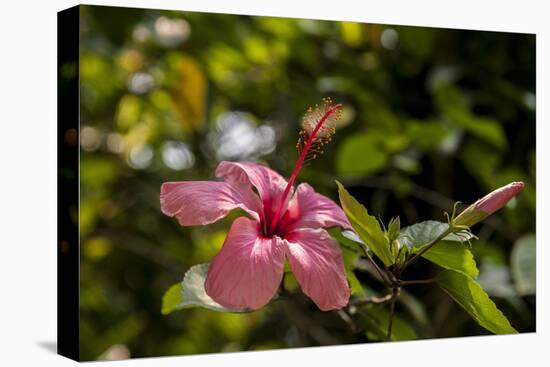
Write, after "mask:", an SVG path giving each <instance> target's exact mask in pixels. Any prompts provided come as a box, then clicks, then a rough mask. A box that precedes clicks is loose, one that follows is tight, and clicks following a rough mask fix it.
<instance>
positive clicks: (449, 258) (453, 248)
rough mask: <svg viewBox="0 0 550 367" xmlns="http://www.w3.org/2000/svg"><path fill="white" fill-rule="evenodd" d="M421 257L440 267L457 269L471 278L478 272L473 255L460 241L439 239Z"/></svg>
mask: <svg viewBox="0 0 550 367" xmlns="http://www.w3.org/2000/svg"><path fill="white" fill-rule="evenodd" d="M422 257H423V258H425V259H427V260H429V261H431V262H433V263H434V264H437V265H439V266H441V267H442V268H445V269H450V270H458V271H461V272H463V273H466V274H467V275H469V276H471V277H472V278H475V277H477V275H478V274H479V270H478V269H477V265H476V261H475V260H474V255H472V252H471V251H470V250H469V249H468V248H467V247H466V246H464V245H463V244H461V243H456V242H451V241H441V242H439V243H438V244H437V245H435V246H434V247H432V248H431V249H429V250H428V251H426V252H425V253H424V254H423V255H422Z"/></svg>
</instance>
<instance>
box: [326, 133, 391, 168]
mask: <svg viewBox="0 0 550 367" xmlns="http://www.w3.org/2000/svg"><path fill="white" fill-rule="evenodd" d="M361 157H368V159H362V158H361ZM388 161H389V160H388V156H387V154H386V153H385V152H384V150H383V147H382V142H381V141H379V139H378V138H377V137H376V136H374V135H370V134H358V135H357V134H356V135H353V136H351V137H349V138H347V139H346V140H344V142H343V143H342V144H341V145H340V146H339V148H338V151H337V153H336V169H337V171H338V172H339V173H341V174H343V175H348V176H367V175H370V174H373V173H376V172H379V171H381V170H382V169H384V168H385V167H386V165H387V164H388Z"/></svg>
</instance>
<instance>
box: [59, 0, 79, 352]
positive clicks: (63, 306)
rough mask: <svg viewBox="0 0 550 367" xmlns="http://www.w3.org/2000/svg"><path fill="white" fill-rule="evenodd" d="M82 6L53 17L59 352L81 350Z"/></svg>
mask: <svg viewBox="0 0 550 367" xmlns="http://www.w3.org/2000/svg"><path fill="white" fill-rule="evenodd" d="M79 24H80V6H76V7H72V8H69V9H66V10H63V11H61V12H59V13H57V88H58V89H57V180H58V181H57V240H58V244H57V245H58V246H57V353H58V354H60V355H63V356H65V357H68V358H71V359H74V360H77V361H78V360H80V347H79V333H80V330H79V319H80V310H79V303H80V302H79V301H80V297H79V294H80V292H79V288H80V287H79V285H80V276H79V259H80V255H79V228H78V222H79V181H80V180H79V137H80V131H79V124H80V123H79V120H80V119H79V117H80V116H79V99H80V98H79V84H80V83H79V79H80V78H79V76H80V67H79V62H80V58H79V38H80V37H79V35H80V27H79Z"/></svg>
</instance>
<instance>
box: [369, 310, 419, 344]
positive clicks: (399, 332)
mask: <svg viewBox="0 0 550 367" xmlns="http://www.w3.org/2000/svg"><path fill="white" fill-rule="evenodd" d="M361 314H362V315H363V317H364V320H365V323H366V324H367V328H368V332H367V337H368V338H369V339H371V340H386V338H387V333H388V322H389V319H390V312H389V310H388V309H387V308H386V307H384V306H380V305H371V306H370V307H368V308H367V309H366V310H365V311H362V312H361ZM414 339H418V336H417V335H416V331H415V330H414V329H413V327H412V326H411V325H410V324H409V323H408V322H407V321H405V320H404V319H402V318H401V317H400V316H398V315H395V314H394V315H393V325H392V333H391V340H393V341H396V340H414Z"/></svg>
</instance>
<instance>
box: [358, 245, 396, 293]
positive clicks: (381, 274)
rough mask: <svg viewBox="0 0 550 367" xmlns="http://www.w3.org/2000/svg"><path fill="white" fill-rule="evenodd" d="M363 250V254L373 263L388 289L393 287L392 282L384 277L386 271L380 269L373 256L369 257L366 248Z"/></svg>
mask: <svg viewBox="0 0 550 367" xmlns="http://www.w3.org/2000/svg"><path fill="white" fill-rule="evenodd" d="M362 249H363V252H364V253H365V256H366V258H367V259H368V260H369V261H370V262H371V264H372V265H373V266H374V268H375V269H376V271H377V272H378V275H379V276H380V278H381V279H382V282H383V283H384V285H385V286H387V287H391V284H392V283H391V281H390V280H389V279H387V278H386V276H385V275H384V274H385V271H384V270H382V269H380V267H379V266H378V264H377V263H376V261H374V259H373V258H372V256H370V255H369V250H367V247H366V246H364V247H362Z"/></svg>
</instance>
